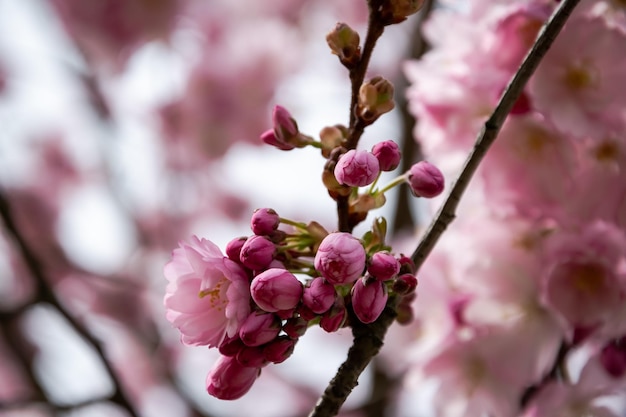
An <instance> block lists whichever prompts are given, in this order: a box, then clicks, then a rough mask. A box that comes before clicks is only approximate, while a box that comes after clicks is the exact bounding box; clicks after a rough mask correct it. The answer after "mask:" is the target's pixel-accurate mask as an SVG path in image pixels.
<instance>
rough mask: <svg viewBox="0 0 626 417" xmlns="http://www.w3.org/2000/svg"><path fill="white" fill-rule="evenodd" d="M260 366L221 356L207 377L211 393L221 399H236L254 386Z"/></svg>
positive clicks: (208, 388)
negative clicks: (245, 364) (250, 365)
mask: <svg viewBox="0 0 626 417" xmlns="http://www.w3.org/2000/svg"><path fill="white" fill-rule="evenodd" d="M260 374H261V369H260V368H255V367H246V366H243V365H241V364H240V363H239V362H237V360H236V359H235V358H234V357H232V356H221V357H220V358H219V359H218V361H217V362H216V363H215V365H213V369H211V371H210V372H209V374H208V375H207V378H206V389H207V392H208V393H209V394H211V395H212V396H214V397H216V398H219V399H220V400H236V399H237V398H240V397H242V396H243V395H244V394H245V393H246V392H248V391H249V390H250V388H252V384H254V381H256V379H257V378H258V376H259V375H260Z"/></svg>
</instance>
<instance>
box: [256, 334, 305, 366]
mask: <svg viewBox="0 0 626 417" xmlns="http://www.w3.org/2000/svg"><path fill="white" fill-rule="evenodd" d="M296 342H297V340H296V339H290V338H288V337H287V336H279V337H277V338H276V339H274V340H273V341H271V342H270V343H268V344H267V345H265V346H264V347H263V356H265V359H267V360H268V361H270V362H272V363H281V362H284V361H285V360H286V359H287V358H288V357H290V356H291V354H292V353H293V350H294V347H295V346H296Z"/></svg>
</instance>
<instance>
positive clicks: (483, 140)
mask: <svg viewBox="0 0 626 417" xmlns="http://www.w3.org/2000/svg"><path fill="white" fill-rule="evenodd" d="M579 1H580V0H563V1H561V3H560V4H559V6H558V7H557V9H556V10H555V11H554V13H553V14H552V16H551V17H550V19H549V20H548V22H547V23H546V24H545V25H544V26H543V28H542V30H541V32H540V33H539V36H538V38H537V41H536V42H535V43H534V45H533V46H532V48H531V49H530V51H529V52H528V54H526V57H525V58H524V61H523V62H522V65H521V66H520V68H519V70H518V71H517V72H516V73H515V75H514V76H513V79H512V80H511V81H510V82H509V84H508V86H507V87H506V89H505V91H504V93H503V94H502V97H501V98H500V101H499V102H498V105H497V106H496V108H495V110H494V111H493V113H492V114H491V116H490V117H489V119H487V121H486V122H485V125H484V126H483V128H482V130H481V132H480V133H479V135H478V137H477V139H476V143H475V144H474V148H473V149H472V151H471V152H470V154H469V155H468V157H467V159H466V160H465V164H464V166H463V169H462V171H461V173H460V174H459V176H458V177H457V179H456V181H455V182H454V184H453V185H452V189H451V190H450V192H449V193H448V196H447V197H446V200H445V202H444V203H443V205H442V206H441V207H440V208H439V211H438V212H437V214H436V216H435V218H434V219H433V221H432V222H431V224H430V226H429V227H428V230H427V231H426V234H425V235H424V237H423V238H422V240H421V241H420V243H419V245H418V246H417V248H416V249H415V251H414V252H413V254H412V255H411V259H412V260H413V262H415V267H416V271H417V270H419V268H420V267H421V266H422V264H423V263H424V261H425V260H426V258H427V257H428V255H429V254H430V252H431V251H432V249H433V248H434V247H435V244H436V243H437V241H438V240H439V238H440V237H441V235H442V234H443V232H444V231H445V230H446V228H447V227H448V225H449V224H450V223H452V221H453V220H454V218H455V217H456V209H457V206H458V205H459V202H460V200H461V196H462V195H463V193H464V192H465V189H466V188H467V186H468V184H469V182H470V180H471V178H472V177H473V175H474V173H475V172H476V170H477V169H478V166H479V165H480V163H481V161H482V160H483V158H484V157H485V155H486V153H487V150H488V149H489V147H490V146H491V145H492V144H493V142H494V141H495V140H496V137H497V136H498V133H499V132H500V128H501V127H502V125H503V124H504V121H505V120H506V117H507V116H508V114H509V112H510V111H511V108H512V107H513V104H515V101H516V100H517V99H518V97H519V96H520V94H521V93H522V90H523V89H524V86H525V85H526V83H527V82H528V80H529V78H530V77H531V75H532V74H533V73H534V72H535V69H537V66H538V65H539V63H540V62H541V59H542V58H543V56H544V55H545V54H546V52H547V51H548V49H550V46H551V45H552V42H553V41H554V39H555V38H556V36H557V35H558V33H559V32H560V31H561V29H562V28H563V25H565V22H566V21H567V19H568V17H569V16H570V14H571V13H572V11H573V10H574V7H576V5H577V4H578V2H579Z"/></svg>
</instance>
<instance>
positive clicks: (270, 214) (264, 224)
mask: <svg viewBox="0 0 626 417" xmlns="http://www.w3.org/2000/svg"><path fill="white" fill-rule="evenodd" d="M279 224H280V216H279V215H278V213H276V211H275V210H274V209H271V208H261V209H256V210H255V211H254V213H252V218H251V219H250V228H251V229H252V232H253V233H254V234H255V235H271V234H272V233H273V232H274V231H275V230H276V229H277V228H278V225H279Z"/></svg>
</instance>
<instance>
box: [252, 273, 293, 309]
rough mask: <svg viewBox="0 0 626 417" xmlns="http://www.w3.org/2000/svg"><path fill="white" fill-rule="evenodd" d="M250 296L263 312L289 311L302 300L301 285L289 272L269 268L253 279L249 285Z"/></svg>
mask: <svg viewBox="0 0 626 417" xmlns="http://www.w3.org/2000/svg"><path fill="white" fill-rule="evenodd" d="M250 295H251V296H252V299H253V300H254V302H255V303H257V305H258V306H259V307H261V309H263V310H265V311H268V312H277V311H282V310H290V309H292V308H295V307H296V306H297V305H298V303H299V302H300V298H302V284H301V283H300V281H298V279H297V278H296V277H295V275H293V274H292V273H291V272H289V271H287V270H285V269H278V268H270V269H268V270H266V271H263V272H261V273H260V274H259V275H257V276H256V277H254V279H253V280H252V283H251V284H250Z"/></svg>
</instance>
